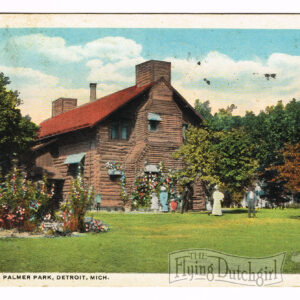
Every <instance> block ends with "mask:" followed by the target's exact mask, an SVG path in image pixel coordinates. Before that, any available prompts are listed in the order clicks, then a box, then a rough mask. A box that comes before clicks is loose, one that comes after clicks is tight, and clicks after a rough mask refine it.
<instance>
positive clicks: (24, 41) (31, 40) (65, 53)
mask: <svg viewBox="0 0 300 300" xmlns="http://www.w3.org/2000/svg"><path fill="white" fill-rule="evenodd" d="M3 50H4V51H5V53H7V54H8V55H10V56H11V60H13V59H16V58H18V57H20V56H22V55H24V52H26V53H31V54H32V55H33V54H39V55H42V56H44V57H46V58H48V59H50V60H53V61H57V60H59V61H61V62H79V61H81V60H83V59H89V58H101V59H107V60H120V59H123V58H132V57H136V56H138V55H139V54H140V53H141V51H142V46H141V45H139V44H137V43H136V42H135V41H133V40H131V39H126V38H124V37H104V38H100V39H97V40H94V41H91V42H88V43H86V44H84V45H72V46H68V45H67V43H66V41H65V40H64V39H63V38H62V37H50V36H46V35H43V34H40V33H39V34H29V35H24V36H16V37H11V38H9V39H8V41H7V42H6V43H5V44H4V45H3Z"/></svg>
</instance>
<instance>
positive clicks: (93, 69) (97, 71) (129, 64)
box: [86, 57, 145, 85]
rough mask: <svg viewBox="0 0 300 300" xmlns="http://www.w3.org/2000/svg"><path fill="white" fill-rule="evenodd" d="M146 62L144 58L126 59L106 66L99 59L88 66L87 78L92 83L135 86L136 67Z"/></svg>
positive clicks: (91, 61) (88, 63)
mask: <svg viewBox="0 0 300 300" xmlns="http://www.w3.org/2000/svg"><path fill="white" fill-rule="evenodd" d="M143 61H145V60H144V59H143V58H142V57H135V58H125V59H122V60H119V61H117V62H111V63H106V64H104V63H103V61H101V60H99V59H94V60H90V61H88V62H87V63H86V66H87V67H89V68H90V73H89V75H88V77H87V79H88V80H90V81H100V82H110V81H112V82H120V83H127V84H130V85H134V84H135V65H137V64H139V63H142V62H143Z"/></svg>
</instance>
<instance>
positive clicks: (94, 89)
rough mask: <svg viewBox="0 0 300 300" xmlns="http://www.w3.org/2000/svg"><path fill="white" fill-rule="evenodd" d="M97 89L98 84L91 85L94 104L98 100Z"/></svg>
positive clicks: (91, 97)
mask: <svg viewBox="0 0 300 300" xmlns="http://www.w3.org/2000/svg"><path fill="white" fill-rule="evenodd" d="M96 89H97V83H90V102H94V101H96V99H97V95H96Z"/></svg>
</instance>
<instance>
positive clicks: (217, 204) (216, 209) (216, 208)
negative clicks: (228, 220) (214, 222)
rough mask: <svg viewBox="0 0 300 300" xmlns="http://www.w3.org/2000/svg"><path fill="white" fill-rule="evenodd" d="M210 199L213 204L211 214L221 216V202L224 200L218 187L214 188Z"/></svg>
mask: <svg viewBox="0 0 300 300" xmlns="http://www.w3.org/2000/svg"><path fill="white" fill-rule="evenodd" d="M212 197H213V200H214V204H213V209H212V212H211V214H212V215H214V216H222V207H221V201H223V199H224V194H223V193H221V192H220V191H219V189H218V186H216V188H215V191H214V193H213V195H212Z"/></svg>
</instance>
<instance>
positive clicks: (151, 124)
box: [148, 121, 159, 131]
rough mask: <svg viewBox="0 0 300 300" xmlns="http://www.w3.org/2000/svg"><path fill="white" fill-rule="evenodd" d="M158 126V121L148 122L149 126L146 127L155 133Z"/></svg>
mask: <svg viewBox="0 0 300 300" xmlns="http://www.w3.org/2000/svg"><path fill="white" fill-rule="evenodd" d="M158 125H159V122H158V121H149V125H148V127H149V130H150V131H157V128H158Z"/></svg>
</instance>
